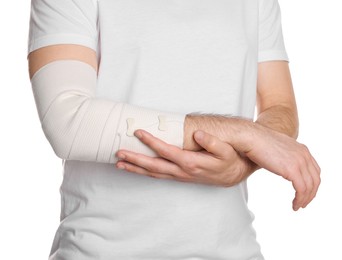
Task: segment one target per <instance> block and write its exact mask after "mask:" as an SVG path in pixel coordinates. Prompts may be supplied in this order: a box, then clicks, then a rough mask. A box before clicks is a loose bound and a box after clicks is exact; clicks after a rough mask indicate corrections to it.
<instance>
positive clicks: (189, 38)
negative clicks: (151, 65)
mask: <svg viewBox="0 0 342 260" xmlns="http://www.w3.org/2000/svg"><path fill="white" fill-rule="evenodd" d="M99 17H100V20H99V25H100V34H101V38H102V39H105V40H106V42H107V39H106V38H110V40H111V42H112V43H111V45H112V46H111V47H112V48H115V47H121V46H130V45H139V46H145V47H146V48H148V47H152V48H153V47H154V46H163V47H165V46H172V47H173V48H174V47H177V45H182V47H183V48H187V46H188V48H196V44H198V46H202V48H212V47H215V46H216V47H217V48H220V47H221V45H222V46H226V47H227V46H228V47H229V48H230V49H232V50H234V47H238V46H240V47H241V46H246V47H248V48H254V46H255V45H256V43H257V26H258V1H256V0H100V1H99ZM113 39H114V40H113Z"/></svg>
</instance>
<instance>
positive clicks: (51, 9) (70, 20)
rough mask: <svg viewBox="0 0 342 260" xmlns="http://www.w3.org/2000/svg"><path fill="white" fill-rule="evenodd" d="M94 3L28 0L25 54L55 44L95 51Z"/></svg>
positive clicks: (77, 0)
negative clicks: (28, 20) (29, 12)
mask: <svg viewBox="0 0 342 260" xmlns="http://www.w3.org/2000/svg"><path fill="white" fill-rule="evenodd" d="M97 42H98V33H97V0H31V17H30V29H29V41H28V52H29V53H30V52H32V51H34V50H36V49H39V48H41V47H45V46H49V45H54V44H79V45H83V46H86V47H89V48H91V49H94V50H95V51H96V49H97Z"/></svg>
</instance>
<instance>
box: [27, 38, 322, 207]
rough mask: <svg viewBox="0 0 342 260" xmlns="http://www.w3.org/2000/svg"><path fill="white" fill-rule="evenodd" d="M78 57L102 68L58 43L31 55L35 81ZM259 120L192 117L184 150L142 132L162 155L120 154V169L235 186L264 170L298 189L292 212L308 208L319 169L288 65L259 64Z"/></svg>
mask: <svg viewBox="0 0 342 260" xmlns="http://www.w3.org/2000/svg"><path fill="white" fill-rule="evenodd" d="M62 59H74V60H80V61H83V62H86V63H88V64H90V65H91V66H92V67H93V68H94V69H95V70H97V66H98V64H97V57H96V53H95V52H94V51H93V50H91V49H89V48H87V47H83V46H79V45H68V44H65V45H64V44H63V45H53V46H48V47H44V48H41V49H38V50H36V51H34V52H32V53H30V55H29V57H28V60H29V73H30V77H32V76H33V75H34V73H35V72H36V71H37V70H39V69H40V68H41V67H43V66H44V65H46V64H48V63H49V62H52V61H55V60H62ZM258 66H259V67H258V82H257V108H258V117H257V120H256V121H255V122H252V121H249V120H245V119H239V118H228V117H223V116H219V115H188V116H187V117H186V120H185V122H184V149H180V148H178V147H175V146H172V145H169V144H166V143H164V142H163V141H161V140H159V139H157V138H155V137H153V136H152V135H151V134H149V133H147V132H145V131H143V130H138V131H136V132H135V135H136V137H137V138H139V139H140V140H141V141H142V142H143V143H145V144H146V145H148V146H149V147H150V148H151V149H153V150H154V151H155V152H156V153H157V154H158V157H148V156H145V155H142V154H137V153H134V152H133V151H124V150H121V151H119V152H118V153H117V157H118V158H120V161H119V162H118V163H117V164H116V166H117V167H118V168H119V169H123V170H126V171H128V172H133V173H136V174H141V175H146V176H150V177H154V178H159V179H171V180H175V181H182V182H194V183H202V184H207V185H216V186H222V187H230V186H232V185H235V184H237V183H239V182H241V181H242V180H244V179H246V178H247V177H248V176H250V175H251V174H252V173H253V172H254V171H255V170H256V169H258V168H260V167H261V168H265V169H267V170H269V171H270V172H273V173H275V174H277V175H279V176H282V177H283V178H285V179H287V180H288V181H290V182H292V185H293V187H294V189H295V191H296V195H295V198H294V200H293V209H294V210H298V209H299V208H301V207H302V208H304V207H306V206H307V205H308V204H309V203H310V202H311V201H312V199H313V198H314V197H315V196H316V193H317V190H318V187H319V184H320V168H319V166H318V164H317V162H316V161H315V159H314V158H313V157H312V155H311V154H310V152H309V150H308V148H307V147H306V146H305V145H303V144H300V143H298V142H297V141H296V140H295V138H296V137H297V135H298V116H297V108H296V102H295V97H294V94H293V87H292V82H291V76H290V71H289V68H288V63H287V62H282V61H272V62H263V63H260V64H259V65H258Z"/></svg>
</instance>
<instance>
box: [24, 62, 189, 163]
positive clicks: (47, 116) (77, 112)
mask: <svg viewBox="0 0 342 260" xmlns="http://www.w3.org/2000/svg"><path fill="white" fill-rule="evenodd" d="M96 82H97V75H96V71H95V70H94V69H93V68H92V67H91V66H90V65H88V64H86V63H84V62H81V61H75V60H60V61H54V62H51V63H49V64H47V65H45V66H44V67H42V68H41V69H40V70H39V71H37V72H36V73H35V75H34V76H33V78H32V79H31V83H32V89H33V93H34V97H35V101H36V105H37V110H38V114H39V118H40V121H41V124H42V128H43V131H44V133H45V136H46V138H47V139H48V140H49V142H50V144H51V146H52V148H53V150H54V151H55V153H56V155H57V156H58V157H60V158H62V159H66V160H81V161H94V162H103V163H115V162H116V161H117V159H116V157H115V153H116V152H117V151H118V150H119V149H126V150H130V151H134V152H138V153H143V154H145V155H151V156H155V153H154V152H153V151H152V150H151V149H149V148H148V147H146V146H145V145H144V144H142V143H141V142H140V141H139V139H137V138H136V137H135V136H134V131H135V130H136V129H144V130H146V131H148V132H150V133H151V134H153V135H154V136H156V137H158V138H160V139H162V140H163V141H165V142H167V143H169V144H173V145H176V146H178V147H181V148H182V146H183V124H184V118H185V115H182V114H175V113H167V112H160V111H155V110H151V109H146V108H142V107H137V106H133V105H129V104H124V103H120V102H114V101H112V100H109V99H100V98H96V95H95V93H96V84H97V83H96Z"/></svg>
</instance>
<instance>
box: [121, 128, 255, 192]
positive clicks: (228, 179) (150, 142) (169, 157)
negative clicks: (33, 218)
mask: <svg viewBox="0 0 342 260" xmlns="http://www.w3.org/2000/svg"><path fill="white" fill-rule="evenodd" d="M135 135H136V137H138V138H139V139H140V140H141V141H142V142H143V143H144V144H146V145H147V146H149V147H150V148H151V149H153V150H154V151H155V152H156V153H157V155H158V156H159V157H156V158H153V157H149V156H145V155H142V154H137V153H134V152H130V151H124V150H120V151H119V152H118V153H117V156H118V158H119V159H121V160H120V161H119V162H118V163H117V167H118V168H119V169H124V170H126V171H129V172H134V173H137V174H141V175H146V176H150V177H155V178H159V179H172V180H176V181H182V182H193V183H202V184H208V185H216V186H223V187H229V186H233V185H236V184H237V183H239V182H241V181H242V180H244V179H246V178H247V177H248V176H249V175H250V174H251V173H252V172H254V171H255V170H256V165H255V164H253V163H252V162H251V161H250V160H248V159H247V158H246V157H243V156H241V155H240V154H239V153H237V152H236V151H235V150H234V148H233V147H232V146H231V145H229V144H227V143H224V142H222V141H221V140H219V139H218V138H217V137H214V136H212V135H209V134H207V133H205V132H202V131H197V132H195V134H194V139H195V141H196V142H197V143H198V144H199V145H200V146H201V147H203V148H204V149H205V150H202V151H197V152H193V151H186V150H182V149H180V148H178V147H176V146H173V145H169V144H166V143H165V142H163V141H161V140H159V139H157V138H155V137H154V136H152V135H151V134H149V133H148V132H146V131H143V130H137V131H136V132H135Z"/></svg>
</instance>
